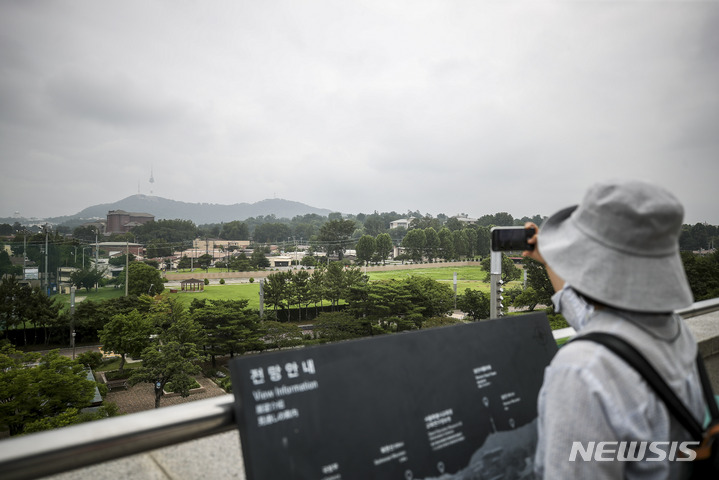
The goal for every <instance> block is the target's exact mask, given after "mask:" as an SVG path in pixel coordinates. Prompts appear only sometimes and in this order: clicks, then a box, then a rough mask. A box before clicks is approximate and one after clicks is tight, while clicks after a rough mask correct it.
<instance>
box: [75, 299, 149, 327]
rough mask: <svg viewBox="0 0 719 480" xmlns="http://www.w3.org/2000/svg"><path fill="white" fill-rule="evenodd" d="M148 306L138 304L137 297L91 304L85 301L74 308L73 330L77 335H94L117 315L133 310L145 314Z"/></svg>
mask: <svg viewBox="0 0 719 480" xmlns="http://www.w3.org/2000/svg"><path fill="white" fill-rule="evenodd" d="M147 308H149V305H147V306H146V305H144V304H143V303H141V302H140V299H139V297H138V296H137V295H129V296H127V297H117V298H111V299H107V300H102V301H97V302H93V301H91V300H85V301H83V302H80V303H78V304H77V305H76V306H75V318H74V321H75V330H76V331H78V335H82V334H83V333H84V334H87V335H96V334H97V333H98V332H99V331H100V330H102V329H103V328H104V327H105V325H106V324H107V323H108V322H109V321H110V320H111V319H112V317H114V316H115V315H118V314H128V313H130V312H132V311H133V310H137V311H139V312H141V313H145V312H147Z"/></svg>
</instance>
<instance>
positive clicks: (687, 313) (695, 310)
mask: <svg viewBox="0 0 719 480" xmlns="http://www.w3.org/2000/svg"><path fill="white" fill-rule="evenodd" d="M717 310H719V298H710V299H709V300H701V301H699V302H694V303H693V304H692V305H691V306H689V307H686V308H682V309H679V310H676V313H677V314H679V315H681V316H682V318H692V317H698V316H699V315H706V314H707V313H711V312H716V311H717ZM576 333H577V331H576V330H574V328H572V327H567V328H562V329H559V330H554V331H553V332H552V334H553V335H554V339H555V340H559V339H561V338H567V337H572V336H574V335H575V334H576Z"/></svg>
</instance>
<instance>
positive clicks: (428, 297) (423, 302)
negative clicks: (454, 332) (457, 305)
mask: <svg viewBox="0 0 719 480" xmlns="http://www.w3.org/2000/svg"><path fill="white" fill-rule="evenodd" d="M405 282H406V283H407V285H408V287H409V289H410V292H411V294H412V303H413V304H414V305H416V306H418V307H420V308H421V309H422V316H423V317H438V316H442V315H446V314H448V313H450V312H451V311H452V308H453V307H454V292H453V291H452V287H450V286H449V285H448V284H445V283H440V282H437V281H435V280H432V279H431V278H427V277H423V276H419V275H410V276H409V277H407V278H406V279H405Z"/></svg>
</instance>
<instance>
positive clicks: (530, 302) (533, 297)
mask: <svg viewBox="0 0 719 480" xmlns="http://www.w3.org/2000/svg"><path fill="white" fill-rule="evenodd" d="M538 299H539V296H538V295H537V292H536V291H535V290H534V289H533V288H532V287H527V288H526V289H525V290H524V291H523V292H522V293H520V294H519V295H517V297H516V298H515V299H514V301H513V302H512V305H514V306H515V307H528V308H529V311H530V312H532V311H534V309H535V308H536V307H537V304H539V300H538Z"/></svg>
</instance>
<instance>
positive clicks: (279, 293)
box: [263, 272, 290, 320]
mask: <svg viewBox="0 0 719 480" xmlns="http://www.w3.org/2000/svg"><path fill="white" fill-rule="evenodd" d="M288 280H289V276H288V273H287V272H277V273H273V274H272V275H268V276H267V278H266V279H265V283H264V286H263V291H264V297H265V305H267V306H271V307H273V308H274V311H275V317H277V308H278V307H279V308H281V309H284V308H285V303H287V308H288V309H289V307H290V305H289V302H287V299H288V297H289V295H288V293H289V290H290V285H289V283H288ZM287 320H289V312H287Z"/></svg>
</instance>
